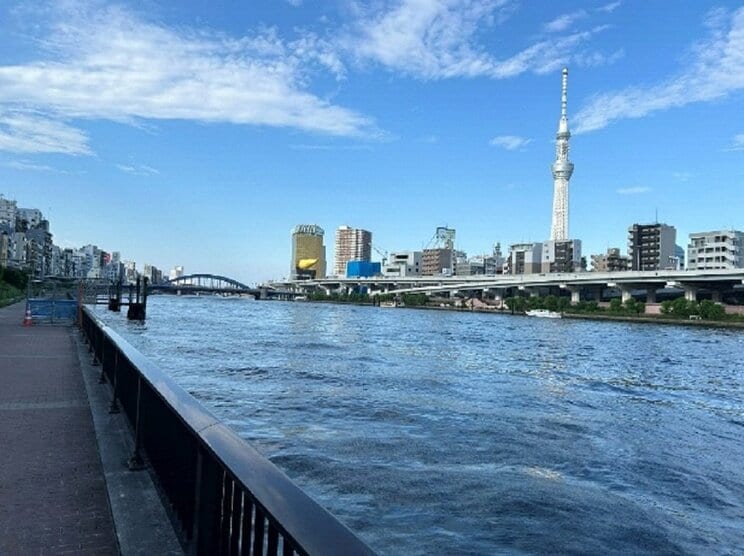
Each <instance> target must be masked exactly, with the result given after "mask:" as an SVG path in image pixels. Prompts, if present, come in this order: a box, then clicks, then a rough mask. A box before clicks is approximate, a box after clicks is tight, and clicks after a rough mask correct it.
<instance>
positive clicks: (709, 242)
mask: <svg viewBox="0 0 744 556" xmlns="http://www.w3.org/2000/svg"><path fill="white" fill-rule="evenodd" d="M729 268H744V232H740V231H737V230H717V231H713V232H697V233H694V234H690V243H689V245H688V246H687V270H712V269H729Z"/></svg>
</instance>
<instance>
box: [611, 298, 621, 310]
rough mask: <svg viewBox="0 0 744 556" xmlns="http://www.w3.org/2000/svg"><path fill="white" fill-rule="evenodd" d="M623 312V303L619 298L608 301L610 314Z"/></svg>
mask: <svg viewBox="0 0 744 556" xmlns="http://www.w3.org/2000/svg"><path fill="white" fill-rule="evenodd" d="M622 310H623V302H622V300H621V299H619V298H617V297H616V298H614V299H612V300H611V301H610V312H611V313H620V312H622Z"/></svg>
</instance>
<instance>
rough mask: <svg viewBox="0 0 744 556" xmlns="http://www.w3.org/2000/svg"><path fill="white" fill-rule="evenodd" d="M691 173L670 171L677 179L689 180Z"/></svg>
mask: <svg viewBox="0 0 744 556" xmlns="http://www.w3.org/2000/svg"><path fill="white" fill-rule="evenodd" d="M693 175H694V174H693V173H692V172H672V177H673V178H674V179H676V180H679V181H690V178H691V177H692V176H693Z"/></svg>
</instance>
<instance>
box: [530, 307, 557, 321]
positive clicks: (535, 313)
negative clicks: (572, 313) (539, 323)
mask: <svg viewBox="0 0 744 556" xmlns="http://www.w3.org/2000/svg"><path fill="white" fill-rule="evenodd" d="M525 315H527V316H528V317H542V318H544V319H559V318H561V314H560V313H556V312H555V311H548V310H547V309H532V310H530V311H526V312H525Z"/></svg>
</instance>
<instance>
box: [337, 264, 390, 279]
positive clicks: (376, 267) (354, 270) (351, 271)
mask: <svg viewBox="0 0 744 556" xmlns="http://www.w3.org/2000/svg"><path fill="white" fill-rule="evenodd" d="M381 268H382V265H381V264H380V263H373V262H370V261H349V262H348V263H346V273H345V274H346V277H347V278H372V277H373V276H379V275H380V273H381Z"/></svg>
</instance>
